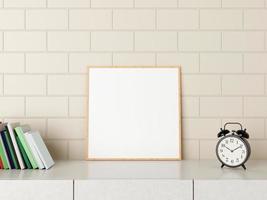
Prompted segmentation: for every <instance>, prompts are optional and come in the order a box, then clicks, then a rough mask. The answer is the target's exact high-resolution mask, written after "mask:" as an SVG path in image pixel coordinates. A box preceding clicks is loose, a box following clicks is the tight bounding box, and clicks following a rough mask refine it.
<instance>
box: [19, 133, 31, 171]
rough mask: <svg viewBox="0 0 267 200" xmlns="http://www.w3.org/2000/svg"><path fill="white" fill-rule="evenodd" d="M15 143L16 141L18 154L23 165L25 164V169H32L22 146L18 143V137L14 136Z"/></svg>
mask: <svg viewBox="0 0 267 200" xmlns="http://www.w3.org/2000/svg"><path fill="white" fill-rule="evenodd" d="M16 141H17V144H18V147H19V150H20V152H21V155H22V158H23V161H24V163H25V165H26V167H27V169H32V166H31V163H30V161H29V158H28V156H27V154H26V152H25V151H24V149H23V146H22V144H21V142H20V140H19V137H18V136H16Z"/></svg>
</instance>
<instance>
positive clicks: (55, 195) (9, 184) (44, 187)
mask: <svg viewBox="0 0 267 200" xmlns="http://www.w3.org/2000/svg"><path fill="white" fill-rule="evenodd" d="M0 199H3V200H73V181H72V180H1V181H0Z"/></svg>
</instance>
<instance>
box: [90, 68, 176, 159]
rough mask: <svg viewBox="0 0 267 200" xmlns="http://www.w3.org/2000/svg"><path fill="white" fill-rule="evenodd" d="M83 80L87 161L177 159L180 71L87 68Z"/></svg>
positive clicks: (169, 69) (165, 69) (167, 69)
mask: <svg viewBox="0 0 267 200" xmlns="http://www.w3.org/2000/svg"><path fill="white" fill-rule="evenodd" d="M88 76H89V77H88V81H89V82H88V95H89V99H88V148H87V158H88V159H91V160H123V159H127V160H150V159H152V160H153V159H155V160H179V159H181V98H180V96H181V94H180V92H181V91H180V68H179V67H110V68H108V67H106V68H105V67H102V68H91V67H90V68H89V72H88Z"/></svg>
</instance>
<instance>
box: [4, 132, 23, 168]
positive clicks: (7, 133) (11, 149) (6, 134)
mask: <svg viewBox="0 0 267 200" xmlns="http://www.w3.org/2000/svg"><path fill="white" fill-rule="evenodd" d="M5 136H6V140H7V145H8V148H9V151H10V154H11V158H12V161H13V163H14V167H15V169H19V168H20V167H19V163H18V160H17V156H16V154H15V150H14V147H13V144H12V142H11V138H10V135H9V132H8V130H6V131H5Z"/></svg>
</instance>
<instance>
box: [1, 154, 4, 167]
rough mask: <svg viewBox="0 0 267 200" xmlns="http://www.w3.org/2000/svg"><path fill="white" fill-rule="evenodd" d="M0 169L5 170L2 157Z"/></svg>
mask: <svg viewBox="0 0 267 200" xmlns="http://www.w3.org/2000/svg"><path fill="white" fill-rule="evenodd" d="M0 169H4V165H3V162H2V159H1V157H0Z"/></svg>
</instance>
